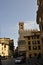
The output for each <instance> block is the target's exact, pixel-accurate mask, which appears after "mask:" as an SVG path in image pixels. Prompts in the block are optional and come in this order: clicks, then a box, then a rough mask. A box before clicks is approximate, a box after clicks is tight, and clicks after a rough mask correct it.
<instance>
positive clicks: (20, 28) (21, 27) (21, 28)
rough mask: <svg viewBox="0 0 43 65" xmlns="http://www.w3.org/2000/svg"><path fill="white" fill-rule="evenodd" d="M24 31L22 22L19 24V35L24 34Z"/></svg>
mask: <svg viewBox="0 0 43 65" xmlns="http://www.w3.org/2000/svg"><path fill="white" fill-rule="evenodd" d="M22 31H24V23H23V22H20V23H19V34H20V33H22Z"/></svg>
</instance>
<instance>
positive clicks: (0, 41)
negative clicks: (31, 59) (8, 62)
mask: <svg viewBox="0 0 43 65" xmlns="http://www.w3.org/2000/svg"><path fill="white" fill-rule="evenodd" d="M10 41H11V39H10V38H0V55H1V56H6V57H8V56H9V55H10V53H11V52H10V49H9V44H10Z"/></svg>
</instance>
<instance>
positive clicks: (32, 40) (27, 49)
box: [18, 22, 42, 58]
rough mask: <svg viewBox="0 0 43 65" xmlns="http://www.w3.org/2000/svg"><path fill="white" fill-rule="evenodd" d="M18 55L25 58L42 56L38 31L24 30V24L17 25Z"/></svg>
mask: <svg viewBox="0 0 43 65" xmlns="http://www.w3.org/2000/svg"><path fill="white" fill-rule="evenodd" d="M18 53H19V54H21V55H22V54H24V55H25V56H26V58H29V57H35V56H38V55H39V54H40V55H41V54H42V43H41V38H40V31H38V30H24V23H23V22H20V23H19V38H18Z"/></svg>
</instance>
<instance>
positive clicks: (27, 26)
mask: <svg viewBox="0 0 43 65" xmlns="http://www.w3.org/2000/svg"><path fill="white" fill-rule="evenodd" d="M24 29H25V30H31V29H32V30H33V29H37V30H39V25H38V24H37V23H36V22H35V21H27V22H25V23H24Z"/></svg>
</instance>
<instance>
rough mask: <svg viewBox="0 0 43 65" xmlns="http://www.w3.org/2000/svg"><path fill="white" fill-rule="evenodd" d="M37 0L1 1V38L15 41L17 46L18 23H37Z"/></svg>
mask: <svg viewBox="0 0 43 65" xmlns="http://www.w3.org/2000/svg"><path fill="white" fill-rule="evenodd" d="M36 11H37V0H0V37H8V38H12V39H14V45H15V46H17V40H18V23H19V22H20V21H23V22H26V21H32V22H33V21H36Z"/></svg>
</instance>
